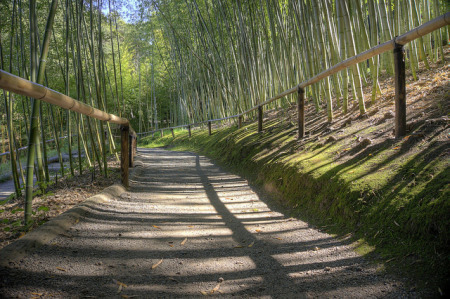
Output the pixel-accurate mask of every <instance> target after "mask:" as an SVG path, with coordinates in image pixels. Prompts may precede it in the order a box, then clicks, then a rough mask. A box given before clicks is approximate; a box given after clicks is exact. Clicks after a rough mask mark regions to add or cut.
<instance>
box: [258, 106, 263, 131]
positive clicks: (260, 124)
mask: <svg viewBox="0 0 450 299" xmlns="http://www.w3.org/2000/svg"><path fill="white" fill-rule="evenodd" d="M262 129H263V109H262V105H259V106H258V132H262Z"/></svg>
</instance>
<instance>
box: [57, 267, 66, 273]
mask: <svg viewBox="0 0 450 299" xmlns="http://www.w3.org/2000/svg"><path fill="white" fill-rule="evenodd" d="M56 269H58V270H59V271H64V272H66V271H67V270H66V269H64V268H61V267H56Z"/></svg>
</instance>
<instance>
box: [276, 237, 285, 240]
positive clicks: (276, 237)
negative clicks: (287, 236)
mask: <svg viewBox="0 0 450 299" xmlns="http://www.w3.org/2000/svg"><path fill="white" fill-rule="evenodd" d="M274 239H277V240H283V239H281V238H279V237H276V238H274Z"/></svg>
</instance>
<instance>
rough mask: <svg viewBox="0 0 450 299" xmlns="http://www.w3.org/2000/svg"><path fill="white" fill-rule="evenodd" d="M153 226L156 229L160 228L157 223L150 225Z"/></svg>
mask: <svg viewBox="0 0 450 299" xmlns="http://www.w3.org/2000/svg"><path fill="white" fill-rule="evenodd" d="M152 226H153V227H154V228H157V229H161V228H160V227H159V226H157V225H152Z"/></svg>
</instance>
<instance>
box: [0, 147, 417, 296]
mask: <svg viewBox="0 0 450 299" xmlns="http://www.w3.org/2000/svg"><path fill="white" fill-rule="evenodd" d="M130 184H131V186H130V189H129V190H128V191H125V190H124V191H125V192H123V193H121V194H120V195H119V196H113V197H109V198H108V199H107V200H103V202H102V203H97V204H92V205H85V206H84V208H85V209H86V211H87V212H86V213H85V214H84V215H82V216H81V217H79V218H77V219H76V221H74V224H73V226H71V227H70V228H69V230H68V231H66V232H64V233H60V234H59V235H58V236H56V237H55V238H54V239H52V240H51V241H50V242H49V243H47V244H43V245H42V246H41V247H40V248H38V249H36V250H34V251H32V252H31V254H28V255H27V256H24V257H23V258H21V259H19V260H15V261H11V262H10V263H9V264H8V266H7V267H3V268H0V277H1V279H0V294H2V295H3V296H4V297H7V298H10V297H14V298H16V297H20V298H50V297H52V298H96V297H106V298H133V297H139V298H142V297H145V298H163V297H164V298H169V297H170V298H173V297H203V296H210V295H211V296H224V297H230V296H233V297H238V298H249V297H252V298H319V297H338V298H343V297H353V298H355V297H359V298H367V297H386V298H389V297H390V298H399V297H403V298H404V297H415V296H419V295H420V294H418V293H417V292H416V291H415V290H414V289H410V288H409V287H408V286H407V284H405V282H404V280H401V279H398V278H395V277H393V276H390V275H387V274H386V273H385V272H384V271H382V270H381V269H380V268H379V266H378V265H377V264H373V263H370V262H368V261H367V260H366V259H365V258H363V257H361V256H360V255H358V254H357V253H355V252H354V250H353V247H352V245H351V244H350V243H351V242H349V239H348V238H341V239H337V238H334V237H332V236H331V235H328V234H326V233H323V232H321V231H320V230H318V229H316V228H315V227H313V226H311V225H309V224H308V223H306V222H303V221H300V220H297V219H295V218H291V217H289V216H286V214H285V213H283V212H282V211H280V210H279V208H280V207H279V206H277V205H276V204H275V202H273V200H272V199H271V198H270V197H268V196H267V195H265V194H264V193H263V192H262V193H261V192H259V191H257V192H255V190H253V189H252V188H251V187H250V186H249V185H248V182H247V181H246V180H245V179H242V178H241V177H239V176H236V175H233V174H231V173H229V172H226V171H224V170H222V169H221V168H219V167H218V166H216V165H215V164H213V163H212V162H211V161H210V160H209V159H208V158H206V157H203V156H198V155H196V154H193V153H189V152H171V151H166V150H162V149H139V150H138V154H137V158H136V164H135V167H134V170H133V172H132V174H131V177H130ZM51 223H52V221H50V222H49V224H51ZM44 227H45V226H43V227H42V228H44ZM37 231H38V230H36V232H37ZM25 238H26V237H25ZM22 240H23V239H22ZM22 240H21V241H22ZM15 244H16V243H15ZM12 245H14V244H12ZM7 248H8V247H7ZM5 249H6V248H5ZM12 250H14V248H13V249H12ZM0 254H1V253H0Z"/></svg>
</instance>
